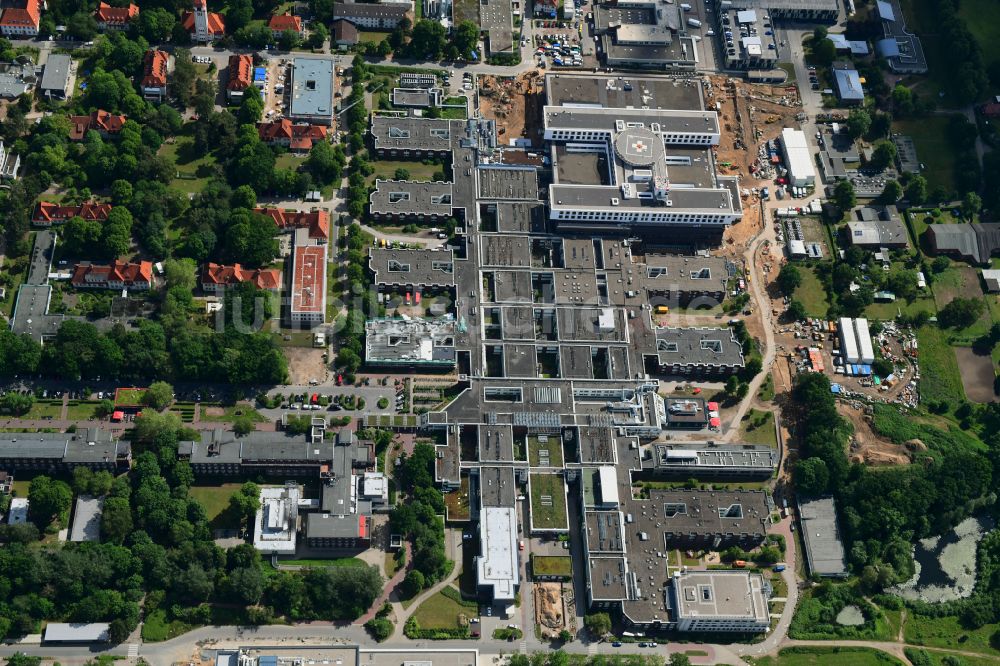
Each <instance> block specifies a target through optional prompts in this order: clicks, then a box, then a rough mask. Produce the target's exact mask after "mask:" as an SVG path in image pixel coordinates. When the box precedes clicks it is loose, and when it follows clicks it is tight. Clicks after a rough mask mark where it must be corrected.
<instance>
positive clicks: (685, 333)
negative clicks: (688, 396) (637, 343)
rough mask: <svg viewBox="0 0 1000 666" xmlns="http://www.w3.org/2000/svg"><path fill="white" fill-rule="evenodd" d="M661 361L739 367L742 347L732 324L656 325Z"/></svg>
mask: <svg viewBox="0 0 1000 666" xmlns="http://www.w3.org/2000/svg"><path fill="white" fill-rule="evenodd" d="M656 354H657V356H658V357H659V361H660V364H662V365H677V364H680V365H689V366H722V367H742V366H743V348H742V347H741V346H740V343H739V341H738V340H737V339H736V334H735V333H734V332H733V329H731V328H658V329H656Z"/></svg>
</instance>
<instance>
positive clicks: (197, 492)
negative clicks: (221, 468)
mask: <svg viewBox="0 0 1000 666" xmlns="http://www.w3.org/2000/svg"><path fill="white" fill-rule="evenodd" d="M240 485H241V484H239V483H222V484H219V485H214V486H207V485H206V486H191V489H190V490H189V491H188V497H193V498H194V499H196V500H198V503H199V504H201V505H202V506H203V507H205V513H206V514H207V515H208V523H209V525H211V526H212V528H214V529H236V528H238V527H239V518H238V517H237V516H235V515H233V514H232V512H231V511H229V498H230V497H232V495H233V494H234V493H235V492H236V491H237V490H239V489H240Z"/></svg>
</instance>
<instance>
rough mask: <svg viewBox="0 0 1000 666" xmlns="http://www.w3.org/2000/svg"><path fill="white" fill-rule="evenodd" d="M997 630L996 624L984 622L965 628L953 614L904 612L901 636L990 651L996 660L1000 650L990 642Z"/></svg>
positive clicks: (921, 642)
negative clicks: (983, 624) (904, 618)
mask: <svg viewBox="0 0 1000 666" xmlns="http://www.w3.org/2000/svg"><path fill="white" fill-rule="evenodd" d="M996 630H997V625H995V624H992V625H991V624H987V625H985V626H983V627H981V628H979V629H975V630H968V629H964V628H962V625H961V623H960V622H959V620H958V618H957V617H955V616H947V617H927V616H924V615H917V614H916V613H907V616H906V624H905V626H904V627H903V636H904V638H905V639H906V642H907V643H910V644H912V645H927V646H930V647H940V648H952V649H955V650H962V651H966V652H980V653H982V654H984V655H989V656H990V657H991V658H992V659H993V660H994V663H996V660H997V658H998V657H1000V650H996V649H994V648H993V647H992V646H991V645H990V637H991V636H992V635H993V634H994V633H995V632H996Z"/></svg>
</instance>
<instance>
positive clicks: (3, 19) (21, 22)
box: [0, 0, 42, 38]
mask: <svg viewBox="0 0 1000 666" xmlns="http://www.w3.org/2000/svg"><path fill="white" fill-rule="evenodd" d="M40 5H41V1H40V0H23V1H22V2H14V3H12V6H10V7H7V8H6V9H4V10H3V12H2V13H0V33H3V36H4V37H14V38H17V37H37V36H38V23H39V22H40V21H41V20H42V11H41V7H40Z"/></svg>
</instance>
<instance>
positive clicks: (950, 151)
mask: <svg viewBox="0 0 1000 666" xmlns="http://www.w3.org/2000/svg"><path fill="white" fill-rule="evenodd" d="M892 131H893V132H899V133H900V134H907V135H909V136H911V137H913V143H914V145H915V146H916V147H917V159H919V160H920V161H921V162H923V163H924V164H925V165H926V166H927V168H926V169H925V170H924V172H923V175H924V177H925V178H927V189H928V191H930V190H933V189H934V188H935V187H937V186H940V187H944V188H946V189H951V188H952V187H954V183H955V177H954V173H955V158H956V155H955V150H954V146H952V144H951V142H950V141H949V140H948V117H947V116H927V117H926V118H920V119H919V120H899V121H896V122H894V123H893V124H892Z"/></svg>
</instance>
